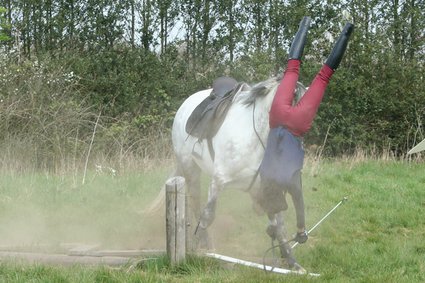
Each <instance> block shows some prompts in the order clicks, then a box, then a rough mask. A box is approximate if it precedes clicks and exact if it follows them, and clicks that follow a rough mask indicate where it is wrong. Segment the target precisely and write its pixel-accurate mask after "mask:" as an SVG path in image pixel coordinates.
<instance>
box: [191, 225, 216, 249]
mask: <svg viewBox="0 0 425 283" xmlns="http://www.w3.org/2000/svg"><path fill="white" fill-rule="evenodd" d="M195 236H196V237H195V240H196V243H197V245H196V246H197V248H198V249H199V250H205V251H208V250H212V249H213V247H212V244H211V241H210V237H209V235H208V231H207V230H206V229H202V228H199V229H198V230H197V232H196V234H195Z"/></svg>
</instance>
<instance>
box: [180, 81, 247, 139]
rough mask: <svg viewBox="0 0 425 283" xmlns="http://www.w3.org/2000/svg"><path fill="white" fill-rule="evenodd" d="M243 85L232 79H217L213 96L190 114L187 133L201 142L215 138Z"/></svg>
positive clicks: (212, 92)
mask: <svg viewBox="0 0 425 283" xmlns="http://www.w3.org/2000/svg"><path fill="white" fill-rule="evenodd" d="M241 85H242V84H239V83H238V82H237V81H236V80H235V79H233V78H230V77H220V78H218V79H216V80H215V81H214V82H213V89H212V91H211V94H210V95H209V96H208V97H207V98H205V99H204V100H203V101H202V102H201V103H200V104H199V105H198V106H197V107H196V108H195V109H194V110H193V112H192V114H190V116H189V119H188V120H187V123H186V132H187V133H188V134H189V135H191V136H194V137H197V138H199V139H201V140H202V139H211V138H213V137H214V136H215V135H216V133H217V131H218V129H220V126H221V124H222V123H223V121H224V118H225V116H226V113H227V111H228V110H229V108H230V105H231V104H232V100H233V97H234V96H235V94H236V93H237V92H238V90H239V88H240V86H241Z"/></svg>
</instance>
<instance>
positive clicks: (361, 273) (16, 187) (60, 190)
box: [0, 158, 425, 282]
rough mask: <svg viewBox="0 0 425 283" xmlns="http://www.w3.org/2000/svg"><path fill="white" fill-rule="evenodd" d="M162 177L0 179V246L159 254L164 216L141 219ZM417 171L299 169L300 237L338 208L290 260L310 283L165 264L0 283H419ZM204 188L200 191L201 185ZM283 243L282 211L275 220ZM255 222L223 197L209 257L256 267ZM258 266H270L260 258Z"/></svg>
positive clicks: (13, 267)
mask: <svg viewBox="0 0 425 283" xmlns="http://www.w3.org/2000/svg"><path fill="white" fill-rule="evenodd" d="M170 171H171V166H168V165H162V166H155V167H153V168H152V167H150V168H149V169H143V168H141V169H139V170H126V172H120V171H118V172H116V173H115V174H112V173H111V171H110V170H109V169H104V170H102V172H100V171H99V170H98V171H97V172H95V171H93V172H89V174H88V177H87V182H86V184H85V185H81V177H80V176H75V175H73V174H71V173H70V174H62V175H60V176H58V175H51V174H41V173H21V174H18V173H10V172H9V173H0V245H1V246H20V247H22V246H24V247H28V248H32V249H42V247H44V248H46V247H49V249H53V250H54V249H55V247H59V246H60V244H63V243H84V244H97V245H99V247H101V248H105V249H164V248H165V220H164V213H163V212H160V213H158V214H157V215H154V216H150V217H147V216H145V215H143V214H142V213H141V211H142V210H143V208H144V207H146V205H147V204H148V203H149V202H150V201H151V200H152V199H153V198H154V197H155V195H156V193H157V192H158V190H159V188H160V187H161V185H162V183H163V181H164V180H166V178H167V176H168V173H169V172H170ZM424 171H425V164H424V163H423V162H420V161H411V162H408V161H394V160H391V159H390V160H383V159H379V160H378V159H371V158H345V159H338V160H322V161H321V162H320V164H319V163H316V162H314V161H312V160H309V161H308V162H307V163H306V165H305V169H304V191H305V192H304V194H305V201H306V214H307V225H308V226H309V227H311V226H312V225H314V224H315V223H316V222H317V221H318V220H319V219H320V218H321V217H323V216H324V215H325V214H326V213H327V212H328V211H329V210H330V209H331V208H332V207H333V206H335V205H336V204H337V203H338V202H339V201H340V200H341V199H342V198H343V197H344V196H347V197H348V199H349V200H348V202H346V203H345V204H344V205H342V206H340V207H339V208H338V209H337V210H336V211H335V212H334V213H333V214H332V215H331V216H330V217H329V218H328V219H327V220H326V221H325V222H323V224H321V225H320V226H319V227H318V228H317V229H316V230H315V231H313V232H312V233H311V234H310V238H309V240H308V242H307V243H306V244H304V245H299V246H298V247H296V249H295V250H294V253H295V256H296V258H297V259H298V261H299V262H300V263H301V264H302V265H303V266H304V267H305V268H306V269H307V270H308V271H310V272H314V273H320V274H321V276H320V277H319V278H311V277H308V276H287V275H276V274H270V273H265V272H264V271H261V270H254V269H249V268H246V267H233V268H231V269H230V268H228V266H224V265H222V264H219V263H217V262H216V261H214V260H212V259H205V258H190V259H188V261H187V262H186V263H185V264H183V265H182V266H178V267H173V268H172V267H170V266H169V264H168V262H167V260H166V259H165V258H159V259H157V260H153V261H149V262H146V263H145V264H143V265H141V266H138V267H136V268H130V267H129V266H125V267H123V268H120V269H112V268H107V267H98V268H87V267H79V266H73V267H70V268H64V267H49V266H42V265H25V264H23V263H20V262H2V263H1V264H0V282H29V281H31V282H270V281H272V282H306V281H310V280H311V281H315V282H424V281H425V260H424V259H425V242H424V238H425V237H424V236H425V218H424V216H423V214H424V212H425V188H424V186H425V175H424V174H423V172H424ZM204 183H205V184H206V183H207V180H204ZM286 220H287V227H288V230H289V232H290V233H294V231H295V225H294V220H295V219H294V214H293V207H292V206H290V207H289V209H288V211H287V212H286ZM266 227H267V220H266V217H265V216H257V215H256V214H255V213H254V212H253V210H252V208H251V202H250V199H249V196H248V194H246V193H243V192H239V191H232V190H229V191H225V192H223V193H222V195H221V196H220V199H219V203H218V208H217V218H216V221H215V223H214V224H213V226H212V227H211V235H212V239H213V242H214V248H215V252H217V253H220V254H225V255H229V256H234V257H239V258H242V259H247V260H255V261H260V260H261V258H262V257H263V255H264V252H265V251H266V250H267V249H268V248H269V247H270V244H271V243H270V240H269V238H268V236H267V235H266V234H265V229H266ZM268 257H271V255H270V254H269V255H268Z"/></svg>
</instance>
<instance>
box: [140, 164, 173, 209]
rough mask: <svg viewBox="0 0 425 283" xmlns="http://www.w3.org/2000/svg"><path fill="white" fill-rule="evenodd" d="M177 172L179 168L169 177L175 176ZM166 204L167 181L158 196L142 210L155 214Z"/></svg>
mask: <svg viewBox="0 0 425 283" xmlns="http://www.w3.org/2000/svg"><path fill="white" fill-rule="evenodd" d="M176 174H177V170H174V172H173V174H171V175H170V176H169V177H170V178H171V177H175V176H176ZM164 205H165V183H164V185H162V187H161V190H160V191H159V193H158V195H157V196H156V198H155V199H154V200H153V201H152V202H151V203H150V204H149V206H148V207H147V208H145V209H143V210H142V213H143V214H145V215H153V214H156V213H157V212H158V211H159V210H160V209H161V208H163V207H164Z"/></svg>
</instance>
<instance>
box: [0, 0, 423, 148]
mask: <svg viewBox="0 0 425 283" xmlns="http://www.w3.org/2000/svg"><path fill="white" fill-rule="evenodd" d="M0 5H2V6H3V7H5V10H3V9H2V10H1V12H0V14H1V17H0V18H1V19H2V20H1V25H2V30H3V33H4V34H5V35H7V36H8V38H13V39H14V40H13V41H12V40H7V41H2V42H1V43H0V44H1V45H2V48H3V50H4V51H5V52H4V53H3V54H2V64H3V65H2V66H3V67H2V68H3V69H2V72H3V73H2V75H3V76H6V77H7V78H6V77H4V78H6V79H9V76H10V79H11V80H10V81H7V85H6V84H3V85H4V86H5V88H4V89H3V90H2V95H3V99H4V101H5V102H6V104H7V103H12V102H13V101H17V100H18V99H17V98H16V97H17V93H23V94H28V95H29V94H31V95H32V96H31V97H32V98H31V99H32V101H33V102H35V101H36V102H39V103H41V102H43V105H44V106H45V108H44V109H46V111H45V112H49V113H59V112H55V111H54V110H51V111H50V110H49V111H47V109H49V108H50V109H56V108H55V107H58V104H60V105H62V107H64V105H65V101H67V102H66V103H69V104H70V105H72V106H70V107H68V106H67V107H65V108H69V109H75V107H79V108H80V110H81V109H86V110H84V111H88V109H90V110H89V112H90V113H91V114H90V115H92V117H93V116H94V117H95V116H96V115H97V114H98V113H99V112H100V113H101V117H102V119H101V122H102V131H103V130H105V131H104V132H105V133H107V134H106V135H104V137H105V138H106V137H110V136H111V133H115V134H118V132H120V131H119V130H118V129H122V132H121V133H122V135H125V136H127V137H128V138H129V139H128V140H127V141H126V142H125V144H127V145H128V147H129V146H130V145H132V144H135V142H136V140H137V139H138V138H139V137H140V133H144V132H146V131H148V132H154V131H155V129H157V128H158V127H159V126H161V127H162V126H164V127H165V128H166V129H169V128H170V126H171V120H172V117H173V114H174V113H175V111H176V110H177V108H178V106H179V105H180V104H181V102H182V101H183V100H184V98H186V97H187V96H188V95H190V94H191V93H194V92H195V91H198V90H200V89H204V88H207V87H209V86H210V85H211V83H212V81H213V79H214V78H216V77H218V76H221V75H231V76H234V77H236V78H237V79H238V80H240V81H245V82H248V83H255V82H258V81H260V80H264V79H267V78H268V77H270V76H273V75H277V74H280V73H281V72H282V71H283V70H282V69H283V67H284V65H285V64H284V62H285V59H286V51H287V49H288V47H289V45H290V42H291V40H292V38H293V35H294V33H295V31H296V29H297V27H298V23H299V21H300V19H301V18H302V16H304V15H310V16H311V17H312V19H313V24H312V29H311V30H310V35H309V41H308V42H307V47H306V50H305V54H306V56H305V59H304V64H303V67H302V73H301V77H300V80H301V81H302V82H303V83H304V84H305V85H308V84H309V83H310V81H311V80H312V78H313V77H314V75H315V74H316V73H317V71H318V70H319V68H320V65H321V64H322V62H323V61H324V59H325V58H326V56H327V55H328V54H329V52H330V50H331V48H332V45H333V42H334V39H335V38H337V37H338V35H339V32H340V30H341V29H342V26H343V25H344V23H345V22H347V21H352V22H354V23H355V25H356V29H355V32H354V34H353V36H352V39H351V41H350V45H349V49H348V51H347V53H346V55H345V57H344V60H343V62H342V65H341V67H340V68H339V69H338V71H337V72H336V74H335V75H334V78H333V79H332V81H331V84H330V85H329V88H328V91H327V95H326V97H325V99H324V103H323V105H322V106H321V110H320V111H319V114H318V117H317V119H316V120H315V123H314V128H313V130H312V131H311V132H310V133H309V134H308V136H307V138H306V143H307V145H309V144H322V143H323V141H324V140H325V138H326V140H327V148H326V151H325V153H327V154H330V155H335V154H336V155H338V154H341V153H343V152H353V151H354V150H355V148H357V147H363V148H370V147H378V148H387V147H388V148H390V149H391V150H394V151H396V152H398V153H400V154H401V153H403V152H405V151H406V149H408V148H410V147H412V145H414V144H415V143H416V142H417V141H418V140H420V139H422V138H424V129H423V122H422V121H423V117H424V114H425V113H424V111H425V109H424V106H423V105H424V104H425V92H424V88H423V85H424V77H423V75H422V74H423V73H424V66H425V62H424V60H425V57H424V56H425V53H424V50H425V49H424V48H425V40H424V38H425V37H424V30H425V18H424V14H423V13H421V11H423V10H424V9H425V7H424V3H423V1H415V0H413V1H393V2H388V1H372V2H370V1H364V0H356V1H343V0H333V1H328V2H327V5H323V4H322V2H321V1H298V0H297V1H285V2H284V3H282V2H279V1H276V0H264V1H251V0H237V1H219V2H217V3H215V2H214V3H210V2H209V1H206V2H205V1H204V2H202V1H189V0H181V1H168V0H166V1H162V0H161V1H159V0H156V1H154V0H146V1H134V0H120V1H81V0H72V1H71V0H68V1H22V0H10V1H1V2H0ZM12 11H13V13H12ZM35 62H38V64H40V65H46V66H47V65H48V66H49V68H45V69H43V71H42V74H43V76H44V77H39V81H38V84H37V86H36V85H34V86H30V85H29V84H30V83H32V82H34V79H32V78H35V77H37V76H39V75H38V74H37V72H38V71H37V70H36V69H28V67H27V66H28V65H31V64H33V63H35ZM18 70H20V71H22V70H26V71H25V72H26V73H25V74H24V75H23V72H21V73H19V72H18ZM14 72H16V74H12V73H14ZM30 72H34V73H30ZM63 74H65V75H66V74H73V76H74V79H76V80H74V81H73V82H64V83H65V84H66V85H64V90H65V91H64V92H63V93H61V94H60V99H56V100H53V99H48V98H49V95H50V94H51V93H57V92H58V91H57V90H52V89H51V86H48V85H43V84H42V83H41V82H42V81H43V80H46V79H47V78H52V77H53V76H56V75H57V76H59V78H58V79H60V77H61V76H62V75H63ZM23 76H28V77H29V78H30V80H29V81H28V82H27V83H24V82H22V78H23ZM17 78H19V79H17ZM68 90H69V91H68ZM11 97H15V99H12V98H11ZM19 101H20V102H23V101H24V100H22V99H20V100H19ZM26 101H30V100H26ZM58 101H59V102H60V103H58ZM46 103H47V104H50V103H52V105H47V104H46ZM61 103H63V104H61ZM6 104H5V105H6ZM16 105H17V104H13V105H12V106H11V107H12V108H13V107H15V106H16ZM39 105H41V104H38V106H37V105H36V104H34V103H33V104H30V106H31V107H39ZM26 109H27V110H28V111H32V112H36V111H39V110H36V109H35V108H33V109H32V110H29V108H28V107H27V108H26ZM38 109H43V108H40V107H39V108H38ZM9 110H10V108H9ZM77 112H78V111H77ZM38 113H39V115H41V114H42V113H41V112H40V111H39V112H38ZM15 118H16V117H15ZM15 118H14V119H15ZM81 118H82V117H81ZM16 119H17V118H16ZM19 119H21V120H19ZM19 119H17V120H16V121H15V122H13V125H14V126H13V127H9V126H7V125H6V124H4V123H3V122H2V123H3V125H0V126H1V127H3V129H5V128H6V129H12V128H13V131H15V132H16V131H21V134H22V135H23V133H24V132H25V130H26V127H27V126H25V125H27V124H25V123H24V122H25V121H24V120H22V119H23V118H22V117H20V118H19ZM40 119H41V120H43V118H40ZM46 119H47V118H46ZM84 119H85V120H86V121H87V119H86V118H84ZM47 120H48V119H47ZM92 120H93V119H92ZM6 121H7V122H5V123H9V120H6ZM64 121H66V120H64ZM71 121H74V122H75V119H74V120H73V119H71ZM75 123H76V122H75ZM62 125H63V124H62ZM60 128H63V127H60ZM65 128H67V129H70V128H73V129H76V128H75V127H74V126H72V125H69V126H68V127H65ZM44 129H47V128H46V127H44ZM124 129H125V130H124ZM91 130H92V127H89V126H85V127H84V129H79V135H83V136H87V137H89V136H90V134H91ZM70 132H72V131H68V133H70ZM138 133H139V134H138ZM4 134H5V135H7V134H8V133H7V132H4ZM11 134H13V135H15V133H13V132H12V133H11ZM63 134H65V133H63ZM48 136H50V134H48ZM115 137H116V136H115ZM120 139H121V140H122V138H120ZM103 142H104V143H105V144H107V143H109V144H113V143H114V141H109V142H108V141H106V139H103ZM120 144H122V142H120Z"/></svg>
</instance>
